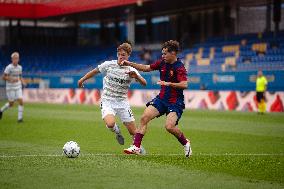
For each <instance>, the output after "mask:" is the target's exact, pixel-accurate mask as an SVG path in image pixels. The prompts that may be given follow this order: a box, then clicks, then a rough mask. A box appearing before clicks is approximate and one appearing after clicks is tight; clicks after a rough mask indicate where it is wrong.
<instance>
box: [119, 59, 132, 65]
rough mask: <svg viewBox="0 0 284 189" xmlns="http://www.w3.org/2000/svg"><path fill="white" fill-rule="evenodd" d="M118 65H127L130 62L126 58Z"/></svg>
mask: <svg viewBox="0 0 284 189" xmlns="http://www.w3.org/2000/svg"><path fill="white" fill-rule="evenodd" d="M119 65H120V66H129V65H130V62H129V61H128V60H123V61H121V62H120V63H119Z"/></svg>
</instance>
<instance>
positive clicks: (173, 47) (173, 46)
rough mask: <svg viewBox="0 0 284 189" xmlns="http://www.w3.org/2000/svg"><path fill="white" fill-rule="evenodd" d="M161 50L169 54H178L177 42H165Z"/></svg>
mask: <svg viewBox="0 0 284 189" xmlns="http://www.w3.org/2000/svg"><path fill="white" fill-rule="evenodd" d="M162 49H168V51H169V52H173V51H174V52H176V53H178V51H179V42H177V41H175V40H169V41H166V42H165V43H164V44H163V45H162Z"/></svg>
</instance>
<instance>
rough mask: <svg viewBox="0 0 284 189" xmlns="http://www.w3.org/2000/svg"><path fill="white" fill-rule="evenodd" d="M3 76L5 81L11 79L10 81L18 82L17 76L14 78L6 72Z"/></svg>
mask: <svg viewBox="0 0 284 189" xmlns="http://www.w3.org/2000/svg"><path fill="white" fill-rule="evenodd" d="M2 78H3V80H4V81H9V82H11V83H15V82H18V79H17V78H16V79H13V78H11V77H9V75H8V74H6V73H4V75H3V77H2Z"/></svg>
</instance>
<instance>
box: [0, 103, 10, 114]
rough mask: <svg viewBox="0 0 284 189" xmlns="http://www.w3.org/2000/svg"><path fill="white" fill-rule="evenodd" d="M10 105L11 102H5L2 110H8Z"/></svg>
mask: <svg viewBox="0 0 284 189" xmlns="http://www.w3.org/2000/svg"><path fill="white" fill-rule="evenodd" d="M9 107H10V105H9V102H7V103H6V104H4V106H2V107H1V112H4V111H5V110H7V109H8V108H9Z"/></svg>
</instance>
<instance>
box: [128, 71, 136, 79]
mask: <svg viewBox="0 0 284 189" xmlns="http://www.w3.org/2000/svg"><path fill="white" fill-rule="evenodd" d="M125 73H126V74H128V75H129V77H130V78H135V79H137V78H138V75H137V73H136V72H135V71H127V72H125Z"/></svg>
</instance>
